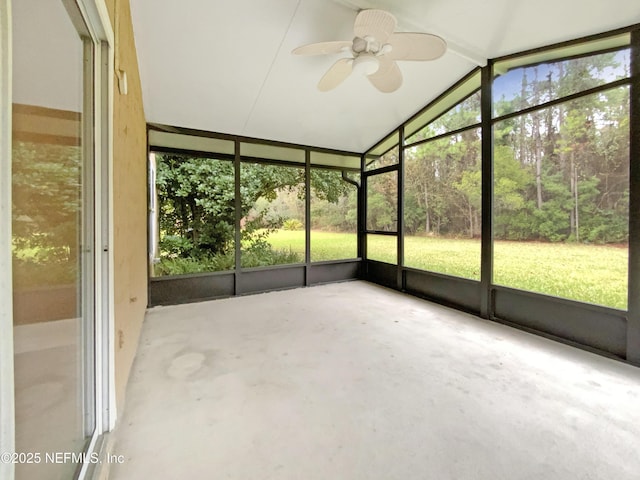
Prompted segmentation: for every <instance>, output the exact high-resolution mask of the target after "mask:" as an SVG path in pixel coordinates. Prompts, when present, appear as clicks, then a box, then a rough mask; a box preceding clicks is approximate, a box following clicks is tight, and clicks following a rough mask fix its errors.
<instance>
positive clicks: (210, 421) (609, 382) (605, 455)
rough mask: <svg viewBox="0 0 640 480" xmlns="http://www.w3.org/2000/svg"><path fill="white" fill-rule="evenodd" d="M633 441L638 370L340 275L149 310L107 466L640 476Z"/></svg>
mask: <svg viewBox="0 0 640 480" xmlns="http://www.w3.org/2000/svg"><path fill="white" fill-rule="evenodd" d="M558 321H559V322H560V321H562V319H558ZM639 450H640V369H638V368H635V367H632V366H629V365H626V364H624V363H621V362H617V361H614V360H610V359H607V358H604V357H600V356H597V355H594V354H591V353H588V352H585V351H582V350H578V349H575V348H572V347H569V346H566V345H562V344H559V343H556V342H553V341H550V340H547V339H544V338H541V337H537V336H534V335H530V334H527V333H524V332H521V331H518V330H516V329H512V328H509V327H505V326H503V325H499V324H495V323H492V322H488V321H484V320H479V319H477V318H475V317H473V316H470V315H466V314H464V313H460V312H457V311H455V310H451V309H448V308H445V307H442V306H438V305H433V304H430V303H428V302H425V301H422V300H420V299H416V298H412V297H409V296H405V295H402V294H400V293H398V292H394V291H391V290H387V289H384V288H382V287H379V286H376V285H372V284H369V283H365V282H349V283H340V284H332V285H325V286H318V287H312V288H304V289H298V290H289V291H283V292H272V293H267V294H261V295H254V296H248V297H241V298H230V299H226V300H217V301H213V302H205V303H200V304H191V305H184V306H175V307H162V308H154V309H152V310H150V311H149V312H148V314H147V318H146V321H145V324H144V327H143V332H142V336H141V343H140V347H139V350H138V354H137V358H136V361H135V364H134V369H133V372H132V376H131V379H130V382H129V385H128V391H127V403H126V408H125V411H124V413H123V414H122V415H121V419H120V423H119V426H118V428H117V430H116V445H115V448H114V453H115V454H118V455H124V458H125V461H124V463H123V464H113V465H112V466H111V476H110V478H111V479H112V480H125V479H143V478H149V479H155V480H161V479H177V478H193V479H195V478H203V479H204V478H211V479H259V480H266V479H291V480H293V479H295V480H315V479H318V480H320V479H322V480H326V479H353V480H356V479H381V480H382V479H385V480H389V479H403V480H407V479H456V480H464V479H492V480H495V479H509V480H514V479H531V480H533V479H536V480H538V479H541V478H544V479H545V480H552V479H558V480H567V479H617V480H621V479H629V480H638V479H639V478H640V454H639Z"/></svg>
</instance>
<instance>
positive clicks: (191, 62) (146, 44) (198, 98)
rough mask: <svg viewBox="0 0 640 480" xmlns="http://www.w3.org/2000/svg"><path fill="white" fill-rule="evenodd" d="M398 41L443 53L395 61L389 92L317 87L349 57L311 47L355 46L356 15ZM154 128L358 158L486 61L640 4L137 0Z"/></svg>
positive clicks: (624, 16) (611, 23) (350, 83)
mask: <svg viewBox="0 0 640 480" xmlns="http://www.w3.org/2000/svg"><path fill="white" fill-rule="evenodd" d="M366 8H379V9H383V10H387V11H389V12H391V13H392V14H394V15H395V16H396V18H397V20H398V29H397V31H417V32H427V33H433V34H437V35H439V36H441V37H442V38H444V39H445V41H446V42H447V44H448V50H447V53H446V54H445V55H444V56H443V57H441V58H439V59H438V60H435V61H431V62H400V64H399V65H400V70H401V71H402V74H403V77H404V82H403V85H402V86H401V87H400V89H398V90H397V91H395V92H393V93H381V92H379V91H377V90H376V89H375V88H374V87H373V86H372V85H371V84H370V83H369V82H368V81H367V79H366V78H362V77H358V76H355V75H352V76H350V77H349V78H348V79H347V80H346V81H345V82H344V83H343V84H341V85H340V86H338V87H337V88H336V89H334V90H331V91H329V92H320V91H318V90H317V88H316V85H317V83H318V80H319V79H320V78H321V77H322V75H323V74H324V72H325V71H326V70H327V69H328V68H329V67H330V66H331V65H332V64H333V63H334V62H335V61H336V60H337V59H338V58H340V57H341V56H347V54H337V55H327V56H314V57H301V56H294V55H292V54H291V51H292V50H293V49H294V48H296V47H298V46H300V45H304V44H308V43H313V42H321V41H329V40H351V39H352V37H353V22H354V19H355V17H356V15H357V13H358V11H359V10H360V9H366ZM131 9H132V16H133V26H134V32H135V40H136V48H137V51H138V62H139V65H140V73H141V78H142V88H143V96H144V107H145V114H146V117H147V121H149V122H154V123H163V124H167V125H173V126H179V127H188V128H196V129H201V130H209V131H214V132H221V133H230V134H236V135H246V136H251V137H257V138H264V139H269V140H279V141H285V142H292V143H298V144H304V145H313V146H320V147H328V148H337V149H341V150H348V151H354V152H363V151H364V150H366V149H367V148H368V147H371V146H372V145H373V144H374V143H375V142H376V141H377V140H379V139H381V138H382V137H383V136H384V135H386V134H387V133H388V132H390V131H391V130H392V129H393V128H395V127H397V126H398V125H399V124H400V123H402V121H404V120H406V119H407V118H408V117H409V116H410V115H411V114H413V113H415V112H416V111H417V110H419V109H420V108H421V107H423V106H424V105H426V104H427V103H428V102H429V101H430V100H432V99H434V98H435V97H437V96H438V95H439V94H440V93H442V92H443V91H444V90H446V89H447V87H449V86H451V85H452V84H453V83H455V82H456V81H457V80H458V79H460V78H461V77H462V76H463V75H465V74H466V73H467V72H469V71H470V70H472V69H473V68H475V67H476V66H478V65H483V64H485V63H486V59H487V58H495V57H499V56H502V55H506V54H509V53H515V52H519V51H522V50H526V49H531V48H536V47H541V46H545V45H548V44H552V43H556V42H559V41H563V40H570V39H574V38H577V37H582V36H586V35H590V34H596V33H600V32H604V31H608V30H612V29H615V28H619V27H625V26H628V25H632V24H636V23H640V3H638V1H637V0H536V1H532V0H483V1H481V2H480V1H477V0H402V1H399V0H396V1H393V0H269V1H265V0H233V1H228V0H182V1H179V2H178V1H175V0H154V1H149V0H131Z"/></svg>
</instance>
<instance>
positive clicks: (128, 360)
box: [105, 0, 147, 409]
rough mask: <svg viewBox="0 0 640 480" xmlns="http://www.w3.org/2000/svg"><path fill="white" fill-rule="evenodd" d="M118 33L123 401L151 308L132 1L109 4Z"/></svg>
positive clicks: (118, 307) (117, 221) (118, 319)
mask: <svg viewBox="0 0 640 480" xmlns="http://www.w3.org/2000/svg"><path fill="white" fill-rule="evenodd" d="M105 3H106V5H107V8H108V10H109V16H110V18H111V23H112V25H113V29H114V32H115V34H116V39H115V48H116V65H115V66H116V69H120V70H123V71H125V72H126V75H127V84H128V92H127V94H126V95H123V94H122V93H121V91H120V90H119V88H118V80H117V78H115V79H114V82H115V87H114V90H115V91H114V117H113V123H114V125H113V143H114V145H113V197H114V205H113V217H114V237H115V238H114V258H115V271H114V282H115V340H116V345H115V349H116V356H115V361H116V393H117V399H118V408H119V409H121V408H122V405H123V401H124V392H125V388H126V384H127V379H128V378H129V371H130V370H131V364H132V362H133V358H134V356H135V353H136V348H137V345H138V338H139V336H140V329H141V327H142V321H143V319H144V313H145V308H146V306H147V260H146V258H147V247H146V241H147V226H146V222H147V189H146V181H147V159H146V155H147V153H146V152H147V146H146V123H145V117H144V110H143V107H142V89H141V86H140V74H139V71H138V59H137V55H136V49H135V42H134V38H133V27H132V23H131V11H130V8H129V0H106V2H105Z"/></svg>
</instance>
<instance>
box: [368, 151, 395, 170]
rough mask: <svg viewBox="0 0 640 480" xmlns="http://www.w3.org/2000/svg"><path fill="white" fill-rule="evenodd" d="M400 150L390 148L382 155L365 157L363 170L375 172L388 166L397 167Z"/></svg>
mask: <svg viewBox="0 0 640 480" xmlns="http://www.w3.org/2000/svg"><path fill="white" fill-rule="evenodd" d="M399 152H400V150H399V148H398V146H397V145H396V146H395V147H393V148H391V149H390V150H388V151H387V152H385V153H384V154H383V155H373V154H367V155H366V157H365V166H364V169H365V170H366V171H369V170H376V169H377V168H382V167H387V166H389V165H397V163H398V161H399V159H400V153H399Z"/></svg>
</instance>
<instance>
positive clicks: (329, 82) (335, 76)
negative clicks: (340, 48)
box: [318, 58, 353, 92]
mask: <svg viewBox="0 0 640 480" xmlns="http://www.w3.org/2000/svg"><path fill="white" fill-rule="evenodd" d="M352 64H353V59H352V58H341V59H340V60H338V61H337V62H336V63H334V64H333V65H332V66H331V68H330V69H329V70H328V71H327V73H325V74H324V76H323V77H322V78H321V79H320V82H318V90H320V91H321V92H328V91H329V90H331V89H333V88H336V87H337V86H338V85H340V84H341V83H342V82H344V80H345V79H346V78H347V77H348V76H349V74H350V73H351V70H352Z"/></svg>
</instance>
